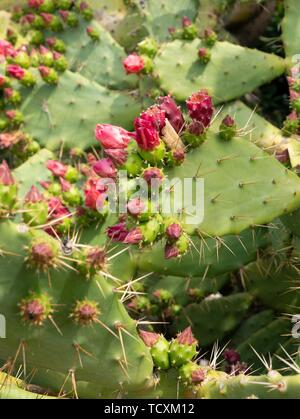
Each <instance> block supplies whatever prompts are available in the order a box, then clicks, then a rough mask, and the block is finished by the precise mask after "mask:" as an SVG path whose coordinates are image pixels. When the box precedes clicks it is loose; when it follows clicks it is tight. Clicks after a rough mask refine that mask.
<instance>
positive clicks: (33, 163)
mask: <svg viewBox="0 0 300 419" xmlns="http://www.w3.org/2000/svg"><path fill="white" fill-rule="evenodd" d="M51 159H53V153H51V151H49V150H47V149H42V150H40V151H39V152H38V153H37V154H35V155H34V156H32V157H30V158H29V159H28V160H27V161H26V162H25V163H23V164H22V165H21V166H19V167H18V168H17V169H15V170H14V173H13V175H14V178H15V179H16V180H17V181H18V194H19V199H23V198H24V197H25V195H26V194H27V193H28V192H29V190H30V188H31V186H33V185H36V181H37V180H43V181H47V180H49V179H50V177H51V176H50V175H51V173H50V172H49V170H47V168H46V163H47V161H48V160H51ZM37 186H38V185H37Z"/></svg>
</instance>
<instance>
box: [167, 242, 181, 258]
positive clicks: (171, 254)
mask: <svg viewBox="0 0 300 419" xmlns="http://www.w3.org/2000/svg"><path fill="white" fill-rule="evenodd" d="M179 254H180V252H179V249H178V247H177V246H176V245H175V244H172V245H169V244H167V245H166V247H165V259H174V258H177V257H178V256H179Z"/></svg>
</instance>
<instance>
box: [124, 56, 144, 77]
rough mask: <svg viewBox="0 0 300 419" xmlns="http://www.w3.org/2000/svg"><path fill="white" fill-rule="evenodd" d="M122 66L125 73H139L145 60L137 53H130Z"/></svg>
mask: <svg viewBox="0 0 300 419" xmlns="http://www.w3.org/2000/svg"><path fill="white" fill-rule="evenodd" d="M123 66H124V69H125V71H126V73H127V74H134V73H140V72H141V71H142V70H143V69H144V68H145V62H144V60H143V58H142V57H140V56H139V55H137V54H131V55H128V57H127V58H125V60H124V61H123Z"/></svg>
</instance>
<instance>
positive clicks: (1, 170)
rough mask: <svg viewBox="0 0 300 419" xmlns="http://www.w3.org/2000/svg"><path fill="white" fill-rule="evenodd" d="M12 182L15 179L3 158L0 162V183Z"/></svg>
mask: <svg viewBox="0 0 300 419" xmlns="http://www.w3.org/2000/svg"><path fill="white" fill-rule="evenodd" d="M14 184H15V181H14V178H13V177H12V174H11V171H10V169H9V167H8V164H7V163H6V161H5V160H3V162H2V164H0V185H5V186H10V185H14Z"/></svg>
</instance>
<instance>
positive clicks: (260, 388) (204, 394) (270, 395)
mask: <svg viewBox="0 0 300 419" xmlns="http://www.w3.org/2000/svg"><path fill="white" fill-rule="evenodd" d="M272 374H273V376H272V375H269V376H268V375H265V376H263V375H262V376H254V375H249V376H245V375H243V374H241V375H238V376H237V377H229V376H227V375H223V376H222V375H221V374H220V375H219V377H215V378H212V379H207V380H206V381H205V382H204V383H202V385H201V387H200V388H199V392H198V397H200V398H203V399H221V400H222V399H299V398H300V375H294V376H290V377H282V376H281V375H280V374H279V373H276V372H275V373H272ZM274 375H275V376H276V377H277V378H276V379H274Z"/></svg>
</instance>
